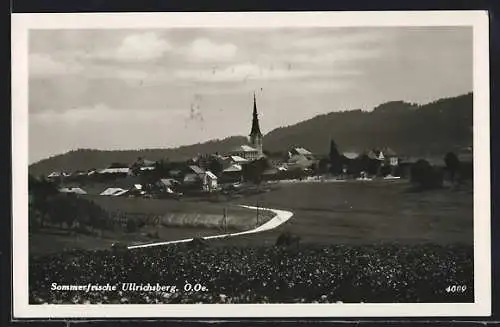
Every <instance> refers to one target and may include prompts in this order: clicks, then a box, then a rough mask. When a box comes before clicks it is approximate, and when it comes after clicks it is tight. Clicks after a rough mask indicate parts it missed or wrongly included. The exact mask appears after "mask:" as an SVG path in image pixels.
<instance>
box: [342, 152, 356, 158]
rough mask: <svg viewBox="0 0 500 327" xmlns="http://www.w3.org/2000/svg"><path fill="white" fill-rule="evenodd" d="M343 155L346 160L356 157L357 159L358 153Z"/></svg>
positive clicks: (345, 153)
mask: <svg viewBox="0 0 500 327" xmlns="http://www.w3.org/2000/svg"><path fill="white" fill-rule="evenodd" d="M343 155H344V157H346V158H347V159H356V158H357V157H359V153H356V152H344V153H343Z"/></svg>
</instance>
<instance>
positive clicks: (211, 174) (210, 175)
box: [205, 170, 217, 179]
mask: <svg viewBox="0 0 500 327" xmlns="http://www.w3.org/2000/svg"><path fill="white" fill-rule="evenodd" d="M205 174H206V175H207V176H208V177H210V178H211V179H217V176H215V175H214V173H212V172H211V171H208V170H207V171H206V172H205Z"/></svg>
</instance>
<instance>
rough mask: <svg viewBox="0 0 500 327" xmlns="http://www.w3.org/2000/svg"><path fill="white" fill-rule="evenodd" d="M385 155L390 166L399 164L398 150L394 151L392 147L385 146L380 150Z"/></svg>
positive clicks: (386, 162)
mask: <svg viewBox="0 0 500 327" xmlns="http://www.w3.org/2000/svg"><path fill="white" fill-rule="evenodd" d="M380 152H381V153H382V154H383V156H384V161H385V162H384V163H385V164H386V165H388V166H392V167H395V166H397V165H398V164H399V158H398V155H397V154H396V152H394V151H393V150H392V149H391V148H389V147H385V148H383V149H382V150H381V151H380Z"/></svg>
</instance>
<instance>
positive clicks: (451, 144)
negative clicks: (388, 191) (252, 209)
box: [29, 93, 473, 175]
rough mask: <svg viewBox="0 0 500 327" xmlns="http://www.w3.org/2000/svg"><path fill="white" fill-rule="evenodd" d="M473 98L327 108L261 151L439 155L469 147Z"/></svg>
mask: <svg viewBox="0 0 500 327" xmlns="http://www.w3.org/2000/svg"><path fill="white" fill-rule="evenodd" d="M472 100H473V96H472V93H468V94H465V95H461V96H457V97H453V98H445V99H440V100H437V101H434V102H431V103H428V104H425V105H416V104H411V103H406V102H403V101H391V102H387V103H384V104H381V105H379V106H377V107H376V108H375V109H374V110H373V111H369V112H368V111H362V110H351V111H342V112H331V113H328V114H324V115H319V116H316V117H313V118H311V119H308V120H305V121H302V122H300V123H297V124H295V125H291V126H287V127H280V128H276V129H274V130H273V131H271V132H269V133H268V134H266V135H265V136H264V149H265V150H268V151H272V152H278V151H286V150H287V149H289V148H291V147H294V146H301V147H304V148H307V149H308V150H310V151H312V152H314V153H324V154H326V153H327V152H328V147H329V142H330V139H331V138H333V139H334V140H335V142H336V143H337V145H338V147H339V148H340V150H341V151H350V152H353V151H354V152H361V151H364V150H366V149H371V148H375V147H383V146H389V147H391V148H392V149H393V150H395V151H396V152H397V153H399V154H403V155H409V156H436V155H438V156H442V155H444V153H445V152H448V151H458V150H459V149H461V148H463V147H466V146H471V145H472V126H473V121H472V116H473V101H472ZM246 142H247V139H246V138H245V137H243V136H231V137H228V138H225V139H222V140H211V141H208V142H204V143H198V144H193V145H187V146H181V147H178V148H168V149H142V150H116V151H113V150H91V149H79V150H75V151H70V152H67V153H65V154H61V155H57V156H53V157H50V158H47V159H43V160H41V161H39V162H36V163H34V164H32V165H30V167H29V171H30V173H32V174H34V175H40V174H47V173H50V172H52V171H60V170H64V171H76V170H88V169H92V168H103V167H107V166H109V165H110V164H111V163H112V162H123V163H131V162H133V161H134V160H136V159H137V158H138V157H143V158H147V159H149V160H159V159H164V158H168V159H170V160H172V161H174V160H186V159H188V158H191V157H193V156H196V155H197V154H199V153H215V152H219V153H224V152H227V151H229V150H231V149H232V148H234V147H236V146H238V145H241V144H243V143H246Z"/></svg>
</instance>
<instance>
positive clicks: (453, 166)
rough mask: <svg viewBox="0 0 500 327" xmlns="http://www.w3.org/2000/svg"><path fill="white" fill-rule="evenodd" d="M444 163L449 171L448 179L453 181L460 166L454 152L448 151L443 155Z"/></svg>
mask: <svg viewBox="0 0 500 327" xmlns="http://www.w3.org/2000/svg"><path fill="white" fill-rule="evenodd" d="M444 163H445V164H446V170H448V172H449V173H450V179H451V180H452V181H454V180H455V175H456V173H457V172H458V170H459V168H460V160H459V159H458V157H457V155H456V154H455V153H453V152H448V153H447V154H446V155H445V156H444Z"/></svg>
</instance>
